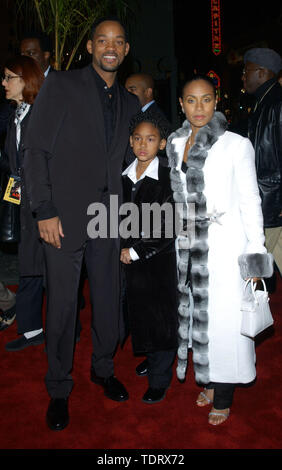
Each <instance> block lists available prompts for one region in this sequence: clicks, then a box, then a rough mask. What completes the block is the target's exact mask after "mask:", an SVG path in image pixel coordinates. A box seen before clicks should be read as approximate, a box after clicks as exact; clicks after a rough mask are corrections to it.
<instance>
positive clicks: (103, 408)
mask: <svg viewBox="0 0 282 470" xmlns="http://www.w3.org/2000/svg"><path fill="white" fill-rule="evenodd" d="M85 295H86V308H85V309H84V310H83V311H82V312H81V322H82V327H83V331H82V333H81V340H80V342H79V343H78V344H77V347H76V351H75V360H74V370H73V378H74V381H75V386H74V389H73V392H72V394H71V398H70V403H69V409H70V424H69V426H68V427H67V428H66V429H65V430H63V431H61V432H53V431H50V430H49V429H48V428H47V425H46V423H45V414H46V409H47V406H48V402H49V397H48V395H47V392H46V390H45V386H44V376H45V373H46V367H47V362H46V354H45V352H44V346H43V345H42V346H37V347H30V348H28V349H26V350H23V351H21V352H15V353H11V352H6V351H5V349H4V345H5V343H6V342H8V341H11V340H12V339H14V338H15V337H16V325H15V322H14V324H13V325H12V326H11V327H10V328H9V329H7V330H6V331H4V332H2V333H1V334H0V349H1V363H0V449H281V448H282V400H281V396H282V374H281V372H282V371H281V369H282V346H281V345H282V316H281V313H282V312H281V305H282V282H281V279H280V280H279V285H278V289H277V291H276V294H274V295H273V296H272V298H271V307H272V312H273V316H274V318H275V326H274V328H273V329H271V330H270V331H268V334H267V335H266V336H265V337H264V338H263V339H261V340H260V342H259V344H258V346H257V381H256V383H255V384H254V385H253V386H251V387H249V388H239V389H237V392H236V394H235V398H234V404H233V407H232V411H231V415H230V418H229V419H228V421H227V422H226V423H224V424H223V425H221V426H217V427H213V426H211V425H209V424H208V422H207V415H208V408H207V407H206V408H201V409H199V408H198V407H196V405H195V399H196V397H197V394H198V392H199V388H198V387H197V386H196V385H195V382H194V375H193V372H192V370H191V367H190V370H189V374H188V376H187V379H186V382H185V383H184V384H180V383H179V382H178V381H177V379H176V378H175V377H174V380H173V382H172V385H171V388H170V389H169V390H168V393H167V398H166V399H165V400H164V401H162V402H161V403H159V404H156V405H146V404H144V403H142V401H141V398H142V396H143V393H144V392H145V390H146V388H147V381H146V378H140V377H137V376H136V375H135V367H136V365H137V364H138V362H139V361H140V358H137V357H134V356H133V355H132V352H131V344H130V340H128V341H127V343H126V344H125V346H124V348H123V349H122V350H118V352H117V354H116V359H115V364H116V375H117V376H118V378H119V379H120V380H121V381H122V382H123V383H124V384H125V385H126V387H127V389H128V392H129V395H130V399H129V400H128V401H127V402H124V403H116V402H113V401H111V400H108V399H107V398H105V397H104V394H103V390H102V389H101V388H100V387H98V386H96V385H94V384H92V383H91V382H90V379H89V370H90V355H91V339H90V307H89V299H88V296H87V286H86V289H85Z"/></svg>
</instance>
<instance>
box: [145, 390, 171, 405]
mask: <svg viewBox="0 0 282 470" xmlns="http://www.w3.org/2000/svg"><path fill="white" fill-rule="evenodd" d="M166 390H167V389H166V388H151V387H149V388H148V390H147V392H146V393H145V394H144V396H143V398H142V401H143V402H144V403H147V404H153V403H159V402H160V401H162V400H163V399H164V398H165V394H166Z"/></svg>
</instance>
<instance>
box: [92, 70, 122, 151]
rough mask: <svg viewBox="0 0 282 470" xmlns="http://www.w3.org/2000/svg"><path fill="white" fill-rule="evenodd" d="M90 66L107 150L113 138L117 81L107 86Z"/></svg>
mask: <svg viewBox="0 0 282 470" xmlns="http://www.w3.org/2000/svg"><path fill="white" fill-rule="evenodd" d="M91 68H92V70H93V74H94V78H95V82H96V85H97V89H98V93H99V97H100V100H101V105H102V109H103V114H104V123H105V133H106V143H107V150H109V148H110V145H111V142H112V140H113V136H114V130H115V124H116V108H117V106H116V104H117V82H116V81H115V82H114V84H113V86H111V87H110V88H109V87H108V85H107V83H106V82H105V81H104V80H103V79H102V77H100V75H99V74H98V73H97V72H96V70H95V69H94V67H91Z"/></svg>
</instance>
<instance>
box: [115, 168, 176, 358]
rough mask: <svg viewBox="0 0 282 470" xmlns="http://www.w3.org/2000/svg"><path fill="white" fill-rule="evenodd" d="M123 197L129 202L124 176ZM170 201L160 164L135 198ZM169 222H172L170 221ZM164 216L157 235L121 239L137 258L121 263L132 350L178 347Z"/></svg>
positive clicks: (172, 259)
mask: <svg viewBox="0 0 282 470" xmlns="http://www.w3.org/2000/svg"><path fill="white" fill-rule="evenodd" d="M123 182H124V200H125V201H131V189H132V185H133V183H132V181H131V180H130V179H129V178H128V177H124V179H123ZM153 202H158V203H159V204H161V205H162V204H163V203H164V202H172V203H173V200H172V193H171V189H170V180H169V169H168V168H164V167H161V166H159V180H158V181H157V180H154V179H152V178H149V177H145V178H144V180H143V181H142V184H140V186H139V188H138V191H136V195H135V198H134V203H135V204H136V205H137V206H138V207H139V214H141V207H142V204H143V203H153ZM169 223H173V221H172V220H170V222H169ZM164 224H165V221H164V218H162V227H161V233H160V236H159V238H153V237H152V238H150V237H149V238H146V239H144V238H143V237H142V235H141V232H142V224H141V220H140V224H139V227H140V230H139V234H140V235H139V237H138V238H134V239H133V238H129V239H126V240H123V243H122V245H123V247H127V248H130V247H133V248H134V249H135V251H136V252H137V254H138V255H139V257H140V259H139V260H137V261H134V262H132V263H131V264H130V265H124V269H125V278H126V297H127V306H128V320H129V328H130V334H131V338H132V344H133V350H134V352H135V353H146V352H153V351H159V350H167V349H174V348H176V347H177V328H178V319H177V307H178V294H177V271H176V253H175V240H174V238H170V239H169V238H165V236H164Z"/></svg>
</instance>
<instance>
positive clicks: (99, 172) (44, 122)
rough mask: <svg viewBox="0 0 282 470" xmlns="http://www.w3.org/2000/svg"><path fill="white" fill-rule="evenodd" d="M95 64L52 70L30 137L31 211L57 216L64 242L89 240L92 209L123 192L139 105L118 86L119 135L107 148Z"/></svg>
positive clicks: (27, 160)
mask: <svg viewBox="0 0 282 470" xmlns="http://www.w3.org/2000/svg"><path fill="white" fill-rule="evenodd" d="M91 67H92V65H89V66H87V67H85V68H83V69H80V70H72V71H68V72H56V73H51V74H49V75H48V77H47V79H46V80H45V81H44V84H43V86H42V88H41V90H40V93H39V95H38V96H37V98H36V102H35V104H34V106H33V111H32V115H31V118H30V121H29V126H28V131H27V136H26V140H25V144H24V145H25V152H26V154H25V172H26V180H27V186H28V188H29V197H30V201H31V207H32V210H33V211H34V212H35V213H36V216H37V219H38V220H40V219H41V220H42V219H46V218H50V217H54V216H55V215H58V216H59V217H60V219H61V221H62V226H63V230H64V234H65V238H64V239H63V240H62V244H63V246H65V247H66V248H67V249H75V248H77V247H79V246H81V245H82V243H83V242H84V241H85V240H86V239H87V223H88V221H89V217H88V216H87V208H88V206H89V205H90V204H91V203H93V202H99V201H101V200H102V198H103V193H104V192H105V191H106V190H107V189H108V191H109V193H110V194H116V195H119V196H121V171H122V163H123V160H124V157H125V154H126V151H127V147H128V144H129V130H128V127H129V120H130V118H131V117H132V115H133V114H135V113H137V112H138V110H139V109H140V107H139V103H138V100H137V98H136V97H135V96H133V95H131V94H130V93H128V92H127V91H126V90H125V89H124V88H123V87H121V86H118V96H117V113H116V116H117V118H116V126H115V133H114V138H113V141H112V145H111V147H110V149H109V151H107V150H106V138H105V129H104V117H103V111H102V106H101V102H100V98H99V95H98V91H97V88H96V83H95V78H94V74H93V71H92V70H91Z"/></svg>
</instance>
